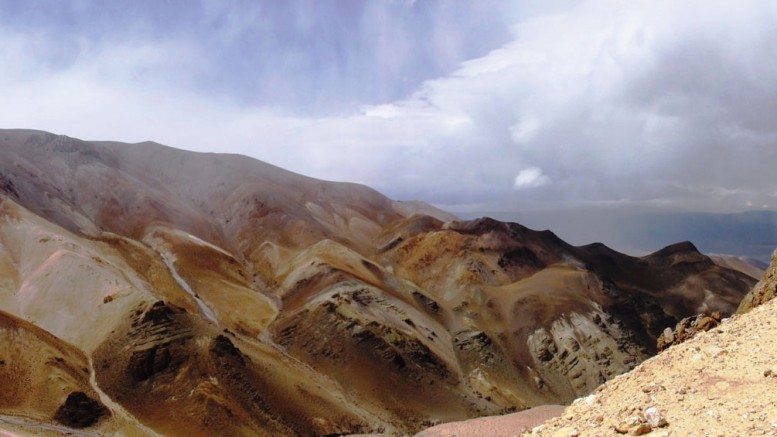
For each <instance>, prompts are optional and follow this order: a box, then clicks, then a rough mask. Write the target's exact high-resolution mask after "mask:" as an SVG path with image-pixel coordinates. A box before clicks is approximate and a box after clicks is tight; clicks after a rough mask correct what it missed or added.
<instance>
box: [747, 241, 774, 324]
mask: <svg viewBox="0 0 777 437" xmlns="http://www.w3.org/2000/svg"><path fill="white" fill-rule="evenodd" d="M775 296H777V250H776V251H775V252H774V254H772V263H771V265H769V268H768V269H767V270H766V273H764V276H763V279H761V281H759V282H758V283H757V284H756V285H755V287H753V289H752V290H750V292H749V293H747V295H745V297H744V298H743V299H742V303H740V304H739V309H737V313H738V314H744V313H746V312H748V311H750V310H752V309H753V308H755V307H757V306H758V305H763V304H764V303H766V302H768V301H770V300H772V299H774V297H775Z"/></svg>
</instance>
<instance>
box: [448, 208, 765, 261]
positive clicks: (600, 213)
mask: <svg viewBox="0 0 777 437" xmlns="http://www.w3.org/2000/svg"><path fill="white" fill-rule="evenodd" d="M483 214H484V213H483V212H477V213H471V212H469V213H460V214H459V215H460V216H461V217H464V218H475V217H479V216H481V215H483ZM488 215H490V216H492V217H495V218H499V219H502V220H508V221H518V222H520V223H522V224H524V225H527V226H529V227H532V226H535V227H536V226H541V227H549V228H551V229H553V230H554V232H556V233H557V234H558V235H559V236H561V237H562V238H564V239H565V240H566V241H570V242H574V243H583V242H588V241H591V240H594V239H595V240H598V241H603V242H605V243H607V244H608V245H610V246H611V247H614V248H617V249H619V250H621V251H625V252H627V253H632V254H643V253H649V252H652V251H655V250H657V249H660V248H661V247H663V246H665V245H668V244H672V243H674V242H677V241H685V240H690V241H693V242H694V244H695V245H696V246H697V247H698V248H699V250H701V251H702V252H703V253H719V254H729V255H735V256H741V257H747V258H753V259H756V260H758V261H759V262H761V263H763V264H768V263H769V257H770V256H771V253H772V251H773V250H774V248H775V247H777V211H769V210H758V211H746V212H739V213H731V214H720V213H705V212H675V211H666V210H662V209H659V208H647V207H641V208H640V207H634V206H618V205H608V206H602V207H577V208H569V209H566V210H548V211H516V212H490V213H488Z"/></svg>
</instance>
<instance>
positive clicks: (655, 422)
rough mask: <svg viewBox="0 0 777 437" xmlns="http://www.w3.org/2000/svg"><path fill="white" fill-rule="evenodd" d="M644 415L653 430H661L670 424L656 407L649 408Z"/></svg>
mask: <svg viewBox="0 0 777 437" xmlns="http://www.w3.org/2000/svg"><path fill="white" fill-rule="evenodd" d="M644 415H645V421H646V422H647V423H648V425H650V426H651V427H653V428H661V427H663V426H666V425H667V424H668V422H667V421H666V417H664V415H663V414H661V412H660V411H659V410H658V408H656V407H648V408H647V409H646V410H645V414H644Z"/></svg>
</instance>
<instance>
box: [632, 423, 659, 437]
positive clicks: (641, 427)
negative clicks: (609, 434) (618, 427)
mask: <svg viewBox="0 0 777 437" xmlns="http://www.w3.org/2000/svg"><path fill="white" fill-rule="evenodd" d="M650 431H653V428H652V427H651V426H650V425H648V424H647V423H640V424H638V425H634V426H632V427H631V428H630V429H629V435H645V434H647V433H649V432H650Z"/></svg>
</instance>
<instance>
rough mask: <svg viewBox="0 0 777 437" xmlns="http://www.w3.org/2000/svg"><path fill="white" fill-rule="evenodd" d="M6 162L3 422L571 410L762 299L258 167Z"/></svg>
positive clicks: (520, 231)
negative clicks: (694, 324)
mask: <svg viewBox="0 0 777 437" xmlns="http://www.w3.org/2000/svg"><path fill="white" fill-rule="evenodd" d="M0 148H1V149H2V154H0V310H2V312H1V313H0V324H2V325H1V326H8V327H9V328H4V329H3V330H2V331H0V342H2V343H4V344H7V345H9V346H8V347H6V348H3V349H0V384H3V386H4V387H8V386H13V387H16V388H15V389H14V391H7V392H6V393H8V394H7V395H3V396H0V428H2V427H3V426H5V427H7V428H10V429H15V430H23V431H24V430H26V431H28V432H29V431H30V430H40V429H46V430H52V429H53V430H54V431H56V430H60V427H70V428H73V427H83V428H84V429H85V430H84V431H81V432H83V433H86V435H88V434H89V433H109V434H110V433H116V432H121V433H126V434H138V435H154V434H159V435H212V434H214V433H217V434H224V435H327V434H342V433H360V432H364V433H366V432H383V433H398V434H406V433H411V432H415V431H417V430H420V429H422V428H424V427H426V426H429V425H432V424H436V423H440V422H447V421H452V420H461V419H466V418H472V417H478V416H483V415H489V414H497V413H503V412H510V411H517V410H523V409H525V408H528V407H532V406H537V405H543V404H559V403H568V402H570V401H572V400H573V399H575V398H577V397H579V396H582V395H585V394H588V393H589V392H591V391H592V390H594V389H595V388H596V387H597V386H599V385H600V384H601V383H602V382H604V381H606V380H608V379H611V378H613V377H614V376H616V375H618V374H621V373H623V372H626V371H628V370H630V369H632V368H633V367H634V366H636V365H637V364H639V363H640V362H642V361H643V360H645V359H646V358H648V357H650V356H652V355H653V354H655V341H656V338H657V336H658V335H659V334H660V333H661V332H662V330H663V329H664V328H665V327H667V326H674V324H675V323H676V322H677V321H678V319H680V318H683V317H686V316H689V315H693V314H697V313H700V312H705V311H721V312H723V313H725V314H731V313H733V312H734V311H735V310H736V309H737V306H738V305H739V302H740V301H741V299H742V297H743V296H744V294H745V293H746V292H747V291H748V290H749V289H750V288H751V287H752V286H753V285H754V284H755V282H756V281H755V279H753V278H751V277H749V276H747V275H745V274H743V273H741V272H739V271H735V270H731V269H728V268H726V267H722V266H719V265H717V264H715V263H714V262H713V261H712V260H711V259H710V258H708V257H706V256H704V255H702V254H701V253H699V251H698V250H697V249H696V247H695V246H694V245H693V244H691V243H689V242H685V243H678V244H674V245H671V246H668V247H666V248H664V249H662V250H659V251H657V252H655V253H653V254H650V255H647V256H644V257H640V258H635V257H630V256H626V255H623V254H620V253H618V252H616V251H614V250H612V249H610V248H608V247H607V246H605V245H603V244H590V245H587V246H572V245H570V244H567V243H566V242H564V241H562V240H561V239H559V238H558V237H557V236H556V235H555V234H553V233H552V232H550V231H535V230H531V229H529V228H526V227H524V226H521V225H519V224H516V223H503V222H499V221H496V220H493V219H488V218H481V219H477V220H470V221H461V220H457V219H456V218H455V217H454V216H452V215H450V214H448V213H446V212H444V211H440V210H437V209H436V208H434V207H432V206H429V205H425V204H422V203H418V202H396V201H392V200H391V199H388V198H386V197H385V196H383V195H381V194H380V193H378V192H376V191H374V190H372V189H370V188H368V187H364V186H361V185H356V184H348V183H335V182H326V181H320V180H316V179H312V178H308V177H304V176H301V175H297V174H294V173H291V172H288V171H285V170H283V169H280V168H277V167H274V166H272V165H269V164H266V163H263V162H260V161H257V160H254V159H250V158H247V157H243V156H237V155H224V154H202V153H194V152H184V151H180V150H175V149H172V148H169V147H165V146H162V145H159V144H155V143H139V144H122V143H116V142H87V141H81V140H77V139H73V138H69V137H65V136H58V135H54V134H49V133H45V132H39V131H26V130H4V131H0ZM17 350H18V351H22V350H23V351H25V352H24V353H21V352H19V353H17V352H14V351H17ZM18 381H22V382H18ZM15 384H21V385H15ZM31 387H43V388H40V389H36V390H37V391H36V390H32V389H31ZM54 431H52V432H54Z"/></svg>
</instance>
